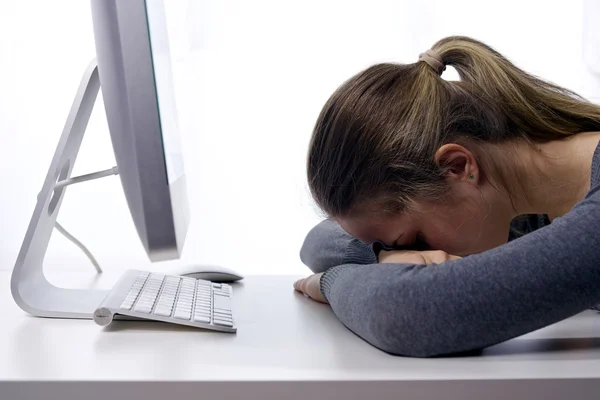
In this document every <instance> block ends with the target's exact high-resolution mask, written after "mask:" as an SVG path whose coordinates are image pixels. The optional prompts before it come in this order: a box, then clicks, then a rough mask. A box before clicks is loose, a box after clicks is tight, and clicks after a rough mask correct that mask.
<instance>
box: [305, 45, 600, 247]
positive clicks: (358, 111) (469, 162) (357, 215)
mask: <svg viewBox="0 0 600 400" xmlns="http://www.w3.org/2000/svg"><path fill="white" fill-rule="evenodd" d="M431 50H432V51H431V52H428V53H427V54H424V55H423V56H422V58H421V59H420V61H419V62H416V63H414V64H378V65H374V66H372V67H370V68H368V69H366V70H365V71H363V72H361V73H359V74H357V75H356V76H354V77H352V78H351V79H349V80H348V81H347V82H345V83H344V84H343V85H342V86H341V87H340V88H338V90H337V91H336V92H335V93H334V94H333V95H332V96H331V97H330V99H329V100H328V101H327V103H326V104H325V106H324V108H323V110H322V112H321V114H320V116H319V118H318V121H317V123H316V126H315V129H314V133H313V137H312V139H311V143H310V150H309V154H308V168H307V172H308V181H309V186H310V189H311V193H312V195H313V197H314V199H315V200H316V202H317V204H318V205H319V206H320V207H321V209H322V210H323V211H324V212H325V213H327V214H328V215H329V216H330V217H332V218H334V219H336V220H338V221H339V222H340V223H341V224H342V226H343V227H344V228H345V229H346V230H347V231H348V232H350V233H351V234H353V235H355V236H356V237H358V238H360V239H363V240H365V241H371V240H382V241H384V242H385V243H386V244H388V245H392V244H399V245H410V244H412V243H413V242H414V241H415V240H417V239H416V236H420V238H421V240H422V241H424V242H426V244H427V245H429V246H430V247H435V248H439V249H442V250H445V251H448V252H450V253H455V254H468V253H472V252H477V251H481V250H484V249H487V248H490V247H494V246H496V245H499V244H501V243H502V242H503V241H505V240H506V238H507V237H508V229H509V225H508V223H509V221H510V218H512V217H513V216H514V215H515V213H516V212H517V210H515V209H514V207H513V206H512V203H513V200H514V197H515V195H516V194H517V193H518V192H519V185H520V184H523V182H525V181H526V180H525V179H523V174H526V172H527V171H525V168H523V167H522V166H521V165H519V164H518V163H519V160H516V159H515V153H512V152H511V151H510V149H514V148H517V147H518V146H521V145H523V144H527V145H531V144H535V143H537V142H546V141H551V140H556V139H561V138H564V137H565V136H568V135H572V134H576V133H579V132H584V131H592V130H600V108H599V107H598V106H596V105H594V104H591V103H589V102H586V101H584V100H583V99H581V98H580V97H578V96H577V95H576V94H574V93H572V92H570V91H568V90H566V89H563V88H560V87H558V86H555V85H553V84H550V83H548V82H545V81H542V80H540V79H538V78H535V77H533V76H531V75H529V74H527V73H525V72H524V71H522V70H520V69H518V68H517V67H516V66H514V65H513V64H512V63H510V62H509V61H508V60H507V59H506V58H504V57H503V56H502V55H500V54H499V53H497V52H496V51H494V50H493V49H492V48H490V47H488V46H486V45H485V44H483V43H481V42H478V41H476V40H473V39H470V38H466V37H449V38H446V39H442V40H440V41H439V42H437V43H436V44H435V45H434V46H433V47H432V49H431ZM436 61H437V62H439V63H440V64H439V65H438V64H436ZM445 65H450V66H452V67H454V68H455V69H456V71H457V72H458V75H459V77H460V80H459V81H446V80H443V79H442V78H441V77H440V73H441V72H440V71H441V70H442V69H443V68H444V67H443V66H445ZM520 167H521V168H520ZM484 233H485V234H484ZM394 235H397V236H400V239H399V240H398V241H396V238H394ZM383 236H385V237H383ZM392 239H393V240H392Z"/></svg>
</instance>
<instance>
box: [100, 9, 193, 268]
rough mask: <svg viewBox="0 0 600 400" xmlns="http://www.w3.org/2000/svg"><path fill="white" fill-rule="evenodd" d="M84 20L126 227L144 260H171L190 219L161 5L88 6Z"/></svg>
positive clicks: (179, 248)
mask: <svg viewBox="0 0 600 400" xmlns="http://www.w3.org/2000/svg"><path fill="white" fill-rule="evenodd" d="M92 19H93V25H94V38H95V42H96V59H97V63H98V72H99V74H100V85H101V88H102V96H103V99H104V107H105V109H106V117H107V118H108V126H109V129H110V136H111V140H112V144H113V149H114V153H115V157H116V160H117V165H118V169H119V175H120V177H121V182H122V184H123V190H124V192H125V196H126V198H127V203H128V205H129V210H130V212H131V216H132V218H133V222H134V224H135V227H136V229H137V232H138V234H139V237H140V239H141V241H142V244H143V245H144V248H145V249H146V252H147V254H148V256H149V258H150V260H152V261H163V260H169V259H174V258H179V256H180V254H181V250H182V247H183V244H184V240H185V236H186V233H187V229H188V225H189V218H190V217H189V206H188V199H187V191H186V181H185V180H186V179H185V173H184V169H183V159H182V153H181V143H180V138H179V127H178V122H177V121H178V118H177V108H176V106H175V94H174V90H173V77H172V73H171V59H170V56H169V42H168V35H167V28H166V19H165V10H164V5H163V0H92Z"/></svg>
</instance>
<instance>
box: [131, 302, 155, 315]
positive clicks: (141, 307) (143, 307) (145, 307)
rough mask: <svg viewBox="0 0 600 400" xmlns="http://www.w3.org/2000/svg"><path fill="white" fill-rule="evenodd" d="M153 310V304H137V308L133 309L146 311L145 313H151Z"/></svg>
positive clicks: (141, 311)
mask: <svg viewBox="0 0 600 400" xmlns="http://www.w3.org/2000/svg"><path fill="white" fill-rule="evenodd" d="M151 310H152V306H150V305H146V304H139V303H138V304H136V306H135V308H134V309H133V311H135V312H139V313H144V314H150V311H151Z"/></svg>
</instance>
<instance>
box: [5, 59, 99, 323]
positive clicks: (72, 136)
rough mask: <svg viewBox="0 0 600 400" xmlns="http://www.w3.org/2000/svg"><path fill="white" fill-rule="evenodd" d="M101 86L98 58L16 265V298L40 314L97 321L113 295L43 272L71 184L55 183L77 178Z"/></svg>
mask: <svg viewBox="0 0 600 400" xmlns="http://www.w3.org/2000/svg"><path fill="white" fill-rule="evenodd" d="M99 90H100V79H99V77H98V67H97V64H96V61H95V60H94V61H92V62H91V63H90V64H89V66H88V68H87V69H86V71H85V73H84V74H83V78H82V80H81V83H80V85H79V88H78V90H77V94H76V96H75V99H74V101H73V104H72V106H71V110H70V112H69V116H68V118H67V121H66V123H65V127H64V129H63V132H62V135H61V137H60V140H59V142H58V146H57V148H56V151H55V153H54V157H53V158H52V162H51V164H50V168H49V170H48V174H47V175H46V179H45V180H44V184H43V186H42V190H41V191H40V193H39V194H38V197H37V204H36V206H35V210H34V212H33V216H32V217H31V221H30V222H29V226H28V228H27V233H26V234H25V239H24V240H23V244H22V245H21V250H20V252H19V256H18V257H17V261H16V263H15V267H14V269H13V273H12V277H11V284H10V287H11V292H12V295H13V298H14V300H15V302H16V303H17V305H18V306H19V307H21V309H23V310H24V311H26V312H28V313H29V314H32V315H34V316H39V317H54V318H82V319H92V316H93V313H94V311H95V310H96V308H97V307H98V305H99V304H100V303H101V302H102V300H104V298H105V297H106V294H107V293H108V291H105V290H95V289H89V290H86V289H66V288H60V287H57V286H54V285H53V284H51V283H50V282H49V281H48V280H47V279H46V276H45V275H44V270H43V262H44V257H45V255H46V251H47V249H48V244H49V242H50V237H51V235H52V232H53V230H54V224H55V222H56V217H57V215H58V212H59V210H60V206H61V203H62V199H63V197H64V192H65V190H66V189H67V187H66V186H63V187H59V188H55V185H56V183H57V182H58V181H64V180H65V179H68V178H69V177H70V176H71V172H72V170H73V165H74V164H75V160H76V159H77V154H78V153H79V149H80V147H81V142H82V140H83V135H84V134H85V130H86V127H87V124H88V121H89V118H90V115H91V113H92V109H93V108H94V104H95V102H96V98H97V97H98V92H99Z"/></svg>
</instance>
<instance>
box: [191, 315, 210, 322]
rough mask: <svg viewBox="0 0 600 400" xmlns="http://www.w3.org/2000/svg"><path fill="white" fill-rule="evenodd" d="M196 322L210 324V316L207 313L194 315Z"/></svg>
mask: <svg viewBox="0 0 600 400" xmlns="http://www.w3.org/2000/svg"><path fill="white" fill-rule="evenodd" d="M194 322H203V323H205V324H210V317H209V316H207V315H194Z"/></svg>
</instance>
